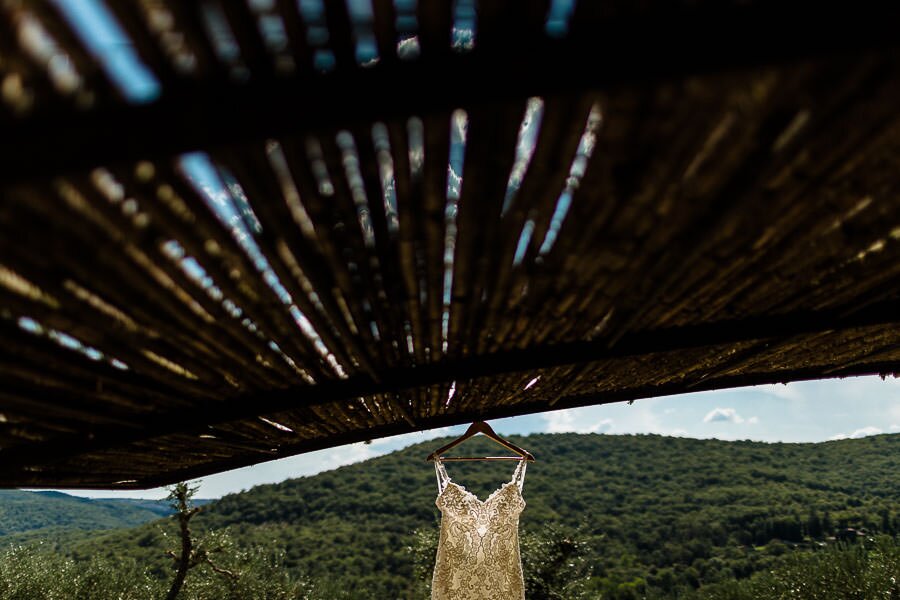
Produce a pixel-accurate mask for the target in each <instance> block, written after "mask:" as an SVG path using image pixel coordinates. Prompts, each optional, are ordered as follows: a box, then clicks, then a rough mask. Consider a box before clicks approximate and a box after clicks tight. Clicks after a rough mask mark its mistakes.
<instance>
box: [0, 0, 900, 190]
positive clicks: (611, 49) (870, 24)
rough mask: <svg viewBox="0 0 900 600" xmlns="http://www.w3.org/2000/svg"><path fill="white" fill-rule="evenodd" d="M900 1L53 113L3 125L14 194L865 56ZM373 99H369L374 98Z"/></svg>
mask: <svg viewBox="0 0 900 600" xmlns="http://www.w3.org/2000/svg"><path fill="white" fill-rule="evenodd" d="M898 20H900V4H897V3H878V2H871V1H864V2H861V3H856V4H853V5H850V4H842V5H840V6H834V5H831V4H827V3H826V4H822V3H814V2H809V1H801V2H791V3H778V2H753V3H748V4H746V5H743V4H741V5H728V6H727V7H721V8H713V9H711V8H704V9H702V10H698V9H692V10H685V9H681V10H672V11H657V12H653V13H652V14H642V13H640V12H636V13H635V14H634V15H630V16H629V15H625V16H617V17H614V18H601V19H598V20H596V21H594V20H587V21H584V22H579V23H573V29H574V32H573V34H572V35H571V36H570V37H569V38H567V39H565V40H562V41H554V40H549V39H539V40H534V42H533V43H529V44H527V45H525V46H523V44H522V39H521V37H520V36H517V35H516V33H515V32H510V33H509V34H508V35H509V39H508V40H507V42H504V41H503V40H496V39H495V40H493V43H492V44H491V45H490V48H489V49H488V50H484V51H480V50H479V49H478V48H477V47H476V50H475V51H473V52H471V53H468V54H459V53H446V54H444V53H437V54H434V55H429V56H428V57H423V58H422V59H421V60H418V61H384V62H383V63H382V64H380V65H376V66H374V67H370V68H356V69H347V70H337V71H336V72H334V73H330V74H315V73H306V74H304V75H301V76H298V77H293V78H275V77H273V76H264V75H262V74H259V73H257V74H256V77H255V78H251V81H250V82H249V83H229V82H225V81H218V80H217V81H215V82H194V83H190V82H184V81H173V80H170V81H168V82H164V94H163V97H162V98H161V99H160V100H159V101H157V102H155V103H153V104H150V105H144V106H131V105H120V106H112V105H108V104H105V105H103V106H102V108H99V109H96V110H90V111H77V110H75V109H59V110H57V111H55V112H50V111H49V110H45V111H39V112H37V113H35V114H33V115H31V116H29V117H27V118H24V119H21V120H16V119H8V120H6V122H4V123H3V136H2V140H0V164H2V165H3V167H4V168H3V170H2V171H0V184H2V183H4V182H5V183H7V184H9V183H12V182H22V181H26V180H28V179H36V178H41V177H45V176H47V175H48V174H54V173H59V172H66V171H68V170H74V169H84V168H92V167H95V166H99V165H106V164H111V163H121V162H127V161H135V160H141V159H144V158H154V157H165V156H173V155H176V154H179V153H182V152H188V151H194V150H201V149H210V148H214V147H220V146H224V145H229V144H234V143H240V142H247V141H254V140H262V139H266V138H271V137H279V136H283V135H290V134H298V133H304V132H310V131H323V130H328V129H334V128H335V127H350V126H352V125H355V124H360V123H369V122H372V121H374V120H379V119H387V118H390V117H398V116H401V117H402V116H409V115H414V114H415V115H419V116H422V115H424V114H432V113H436V112H440V111H446V110H452V109H454V108H458V107H470V106H473V105H478V104H482V103H492V102H497V101H503V100H511V99H519V98H522V97H526V96H533V95H553V94H561V93H571V92H582V91H587V90H597V89H609V88H612V87H615V86H620V85H623V84H632V83H654V82H659V81H663V80H670V79H678V78H683V77H686V76H692V75H697V74H703V73H711V72H720V71H724V70H734V69H745V68H756V67H760V66H767V65H780V64H785V63H790V62H793V61H797V60H804V59H831V58H839V59H840V58H860V57H863V56H866V55H871V54H873V53H879V52H880V53H881V55H882V56H893V54H890V55H886V54H885V53H884V52H883V51H884V50H885V49H895V48H897V47H898V45H900V36H897V35H896V32H895V30H894V27H893V25H894V24H895V23H897V22H898ZM361 99H364V100H361Z"/></svg>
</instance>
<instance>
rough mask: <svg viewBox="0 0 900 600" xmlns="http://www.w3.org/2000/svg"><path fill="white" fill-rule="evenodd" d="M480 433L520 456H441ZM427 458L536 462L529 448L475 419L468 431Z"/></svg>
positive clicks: (448, 460) (447, 460)
mask: <svg viewBox="0 0 900 600" xmlns="http://www.w3.org/2000/svg"><path fill="white" fill-rule="evenodd" d="M479 433H480V434H483V435H484V436H486V437H487V438H489V439H491V440H493V441H494V442H497V443H498V444H500V445H501V446H503V447H504V448H506V449H507V450H510V451H511V452H515V453H516V454H518V455H519V456H481V457H476V456H471V457H469V456H455V457H447V458H442V457H441V455H442V454H443V453H444V452H446V451H447V450H450V449H451V448H455V447H456V446H458V445H459V444H461V443H463V442H464V441H466V440H467V439H469V438H470V437H473V436H475V435H478V434H479ZM425 460H442V461H446V462H450V461H464V460H524V461H528V462H534V456H533V455H532V454H531V452H529V451H528V450H525V449H523V448H519V447H518V446H516V445H515V444H513V443H512V442H507V441H506V440H504V439H503V438H502V437H500V436H499V435H497V434H496V433H494V430H493V429H491V426H490V425H488V424H487V423H485V422H484V421H475V422H474V423H472V424H471V425H469V428H468V429H467V430H466V432H465V433H464V434H462V435H461V436H459V437H458V438H456V439H455V440H453V441H452V442H450V443H449V444H447V445H446V446H444V447H443V448H438V449H437V450H435V451H434V452H432V453H431V454H429V455H428V458H426V459H425Z"/></svg>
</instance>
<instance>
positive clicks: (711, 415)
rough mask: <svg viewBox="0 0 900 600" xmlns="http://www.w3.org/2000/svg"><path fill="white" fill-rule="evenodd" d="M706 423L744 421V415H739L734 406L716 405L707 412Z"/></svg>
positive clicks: (704, 418)
mask: <svg viewBox="0 0 900 600" xmlns="http://www.w3.org/2000/svg"><path fill="white" fill-rule="evenodd" d="M703 422H704V423H736V424H739V423H743V422H744V417H742V416H741V415H739V414H738V413H737V411H736V410H735V409H733V408H719V407H716V408H714V409H712V410H711V411H709V412H708V413H706V416H705V417H703Z"/></svg>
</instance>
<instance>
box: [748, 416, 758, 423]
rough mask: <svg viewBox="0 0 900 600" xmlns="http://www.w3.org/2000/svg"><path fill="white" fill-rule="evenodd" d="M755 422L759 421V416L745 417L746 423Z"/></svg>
mask: <svg viewBox="0 0 900 600" xmlns="http://www.w3.org/2000/svg"><path fill="white" fill-rule="evenodd" d="M757 423H759V417H750V418H749V419H747V424H748V425H756V424H757Z"/></svg>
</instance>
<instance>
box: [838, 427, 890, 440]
mask: <svg viewBox="0 0 900 600" xmlns="http://www.w3.org/2000/svg"><path fill="white" fill-rule="evenodd" d="M892 427H893V426H892ZM879 433H883V431H882V430H881V429H879V428H877V427H872V426H871V425H870V426H869V427H863V428H861V429H857V430H856V431H854V432H853V433H850V434H847V433H839V434H837V435H833V436H831V437H830V438H828V439H829V440H847V439H850V440H857V439H859V438H863V437H866V436H867V435H878V434H879Z"/></svg>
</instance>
